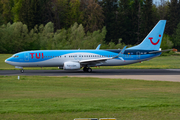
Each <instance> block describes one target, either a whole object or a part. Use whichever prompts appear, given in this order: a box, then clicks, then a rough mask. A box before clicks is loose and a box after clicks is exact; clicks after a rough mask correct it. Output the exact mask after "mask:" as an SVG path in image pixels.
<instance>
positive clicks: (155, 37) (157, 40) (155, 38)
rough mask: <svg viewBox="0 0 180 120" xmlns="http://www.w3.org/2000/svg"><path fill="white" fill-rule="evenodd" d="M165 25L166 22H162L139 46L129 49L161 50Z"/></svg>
mask: <svg viewBox="0 0 180 120" xmlns="http://www.w3.org/2000/svg"><path fill="white" fill-rule="evenodd" d="M165 25H166V20H160V21H159V22H158V23H157V24H156V26H155V27H154V28H153V29H152V30H151V32H150V33H149V34H148V35H147V36H146V38H145V39H144V40H143V41H142V42H141V43H140V44H139V45H137V46H134V47H131V48H128V49H140V50H159V48H160V46H161V41H162V37H163V33H164V29H165Z"/></svg>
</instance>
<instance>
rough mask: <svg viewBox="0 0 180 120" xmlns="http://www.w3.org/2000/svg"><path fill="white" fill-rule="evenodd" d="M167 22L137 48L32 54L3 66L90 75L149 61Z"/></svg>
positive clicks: (21, 54)
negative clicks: (105, 68)
mask: <svg viewBox="0 0 180 120" xmlns="http://www.w3.org/2000/svg"><path fill="white" fill-rule="evenodd" d="M165 25H166V20H160V21H159V22H158V23H157V24H156V25H155V27H154V28H153V29H152V30H151V31H150V33H149V34H148V35H147V36H146V37H145V39H144V40H143V41H142V42H141V43H140V44H139V45H137V46H134V47H130V48H127V49H126V46H125V47H124V48H123V49H121V50H120V49H118V50H100V46H101V44H100V45H98V47H97V48H96V49H95V50H80V49H78V50H34V51H24V52H19V53H16V54H14V55H13V56H12V57H10V58H8V59H6V60H5V62H6V63H8V64H10V65H13V66H15V68H19V69H21V70H20V71H21V72H22V73H23V72H24V70H23V67H58V68H59V69H64V70H80V69H81V68H83V71H84V72H92V69H91V68H90V67H96V66H121V65H128V64H133V63H138V62H142V61H146V60H150V59H152V58H154V57H157V56H160V55H161V53H162V52H164V51H169V50H161V49H160V45H161V41H162V37H163V33H164V29H165Z"/></svg>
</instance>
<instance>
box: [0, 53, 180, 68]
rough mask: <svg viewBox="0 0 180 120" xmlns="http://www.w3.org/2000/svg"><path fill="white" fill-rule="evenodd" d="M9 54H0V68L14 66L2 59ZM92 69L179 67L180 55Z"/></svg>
mask: <svg viewBox="0 0 180 120" xmlns="http://www.w3.org/2000/svg"><path fill="white" fill-rule="evenodd" d="M10 56H12V55H11V54H0V70H13V69H15V68H14V66H11V65H8V64H6V63H5V62H4V61H5V59H7V58H8V57H10ZM24 69H53V70H54V69H58V68H57V67H46V68H37V67H35V68H24ZM93 69H180V56H160V57H156V58H154V59H152V60H149V61H144V62H143V63H136V64H131V65H125V66H109V67H100V68H93Z"/></svg>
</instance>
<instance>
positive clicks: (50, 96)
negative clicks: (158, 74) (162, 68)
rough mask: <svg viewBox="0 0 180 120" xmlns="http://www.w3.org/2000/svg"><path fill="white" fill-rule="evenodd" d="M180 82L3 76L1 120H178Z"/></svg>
mask: <svg viewBox="0 0 180 120" xmlns="http://www.w3.org/2000/svg"><path fill="white" fill-rule="evenodd" d="M179 86H180V83H176V82H158V81H140V80H128V79H126V80H124V79H99V78H69V77H42V76H20V80H17V76H0V118H1V119H14V120H15V119H18V120H19V119H26V120H27V119H38V120H40V119H51V120H52V119H59V120H73V119H74V118H104V117H107V118H117V120H121V119H146V120H152V119H154V120H155V119H157V120H165V119H166V120H169V119H173V120H175V119H177V120H178V119H180V87H179Z"/></svg>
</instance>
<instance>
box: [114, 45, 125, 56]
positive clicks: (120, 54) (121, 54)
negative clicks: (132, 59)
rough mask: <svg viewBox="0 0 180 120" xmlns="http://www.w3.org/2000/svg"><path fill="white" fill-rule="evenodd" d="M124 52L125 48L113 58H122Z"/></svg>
mask: <svg viewBox="0 0 180 120" xmlns="http://www.w3.org/2000/svg"><path fill="white" fill-rule="evenodd" d="M125 50H126V46H125V47H124V48H123V49H122V50H121V51H120V52H119V54H118V55H117V56H115V57H113V58H118V57H123V54H124V52H125Z"/></svg>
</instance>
